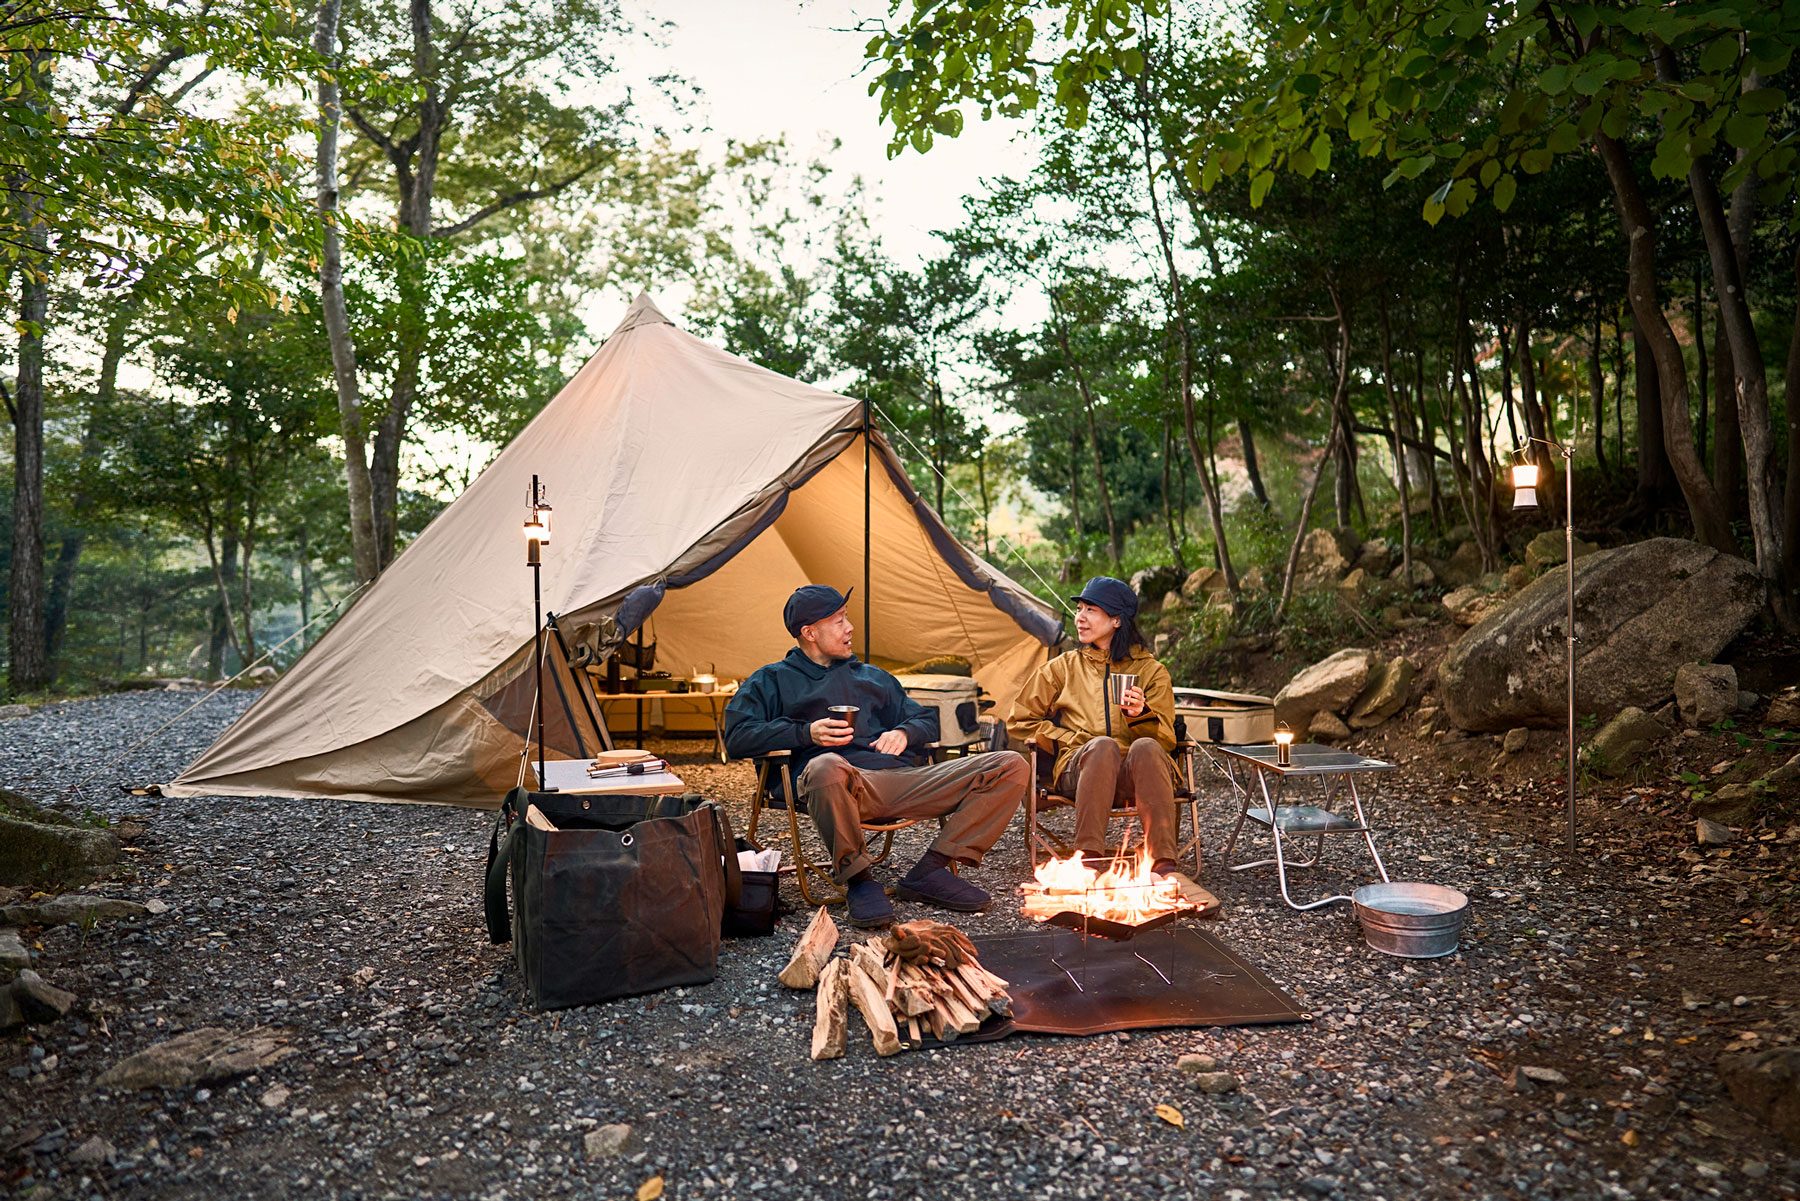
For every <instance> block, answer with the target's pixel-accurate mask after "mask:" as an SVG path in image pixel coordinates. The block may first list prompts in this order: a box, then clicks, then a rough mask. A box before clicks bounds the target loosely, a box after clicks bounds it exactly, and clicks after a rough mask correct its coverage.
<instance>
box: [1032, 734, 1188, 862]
mask: <svg viewBox="0 0 1800 1201" xmlns="http://www.w3.org/2000/svg"><path fill="white" fill-rule="evenodd" d="M1056 791H1057V794H1058V795H1060V796H1072V797H1074V798H1075V846H1076V848H1077V849H1078V850H1080V851H1081V852H1082V854H1084V855H1099V854H1104V853H1105V848H1106V845H1107V842H1106V823H1107V819H1108V818H1110V817H1111V816H1112V811H1113V806H1114V804H1115V803H1116V802H1123V803H1133V802H1135V804H1136V806H1137V815H1138V820H1139V821H1140V822H1142V823H1143V824H1144V843H1145V845H1146V846H1148V847H1149V848H1150V858H1151V860H1152V861H1156V860H1163V859H1173V858H1175V846H1176V842H1177V837H1176V827H1177V825H1178V818H1177V816H1176V812H1175V764H1174V761H1173V760H1172V759H1170V758H1169V752H1167V751H1165V750H1163V748H1162V744H1161V743H1159V742H1157V741H1156V739H1154V738H1139V739H1137V740H1136V741H1134V742H1133V743H1132V744H1131V749H1130V750H1122V749H1120V747H1119V742H1118V740H1117V739H1116V738H1106V737H1101V738H1094V739H1090V740H1089V741H1087V742H1085V743H1083V744H1082V746H1081V748H1080V749H1079V750H1077V751H1076V752H1075V758H1073V759H1071V760H1070V761H1069V766H1068V768H1067V769H1066V770H1065V771H1064V772H1063V774H1062V775H1061V776H1060V777H1058V778H1057V781H1056Z"/></svg>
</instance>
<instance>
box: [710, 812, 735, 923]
mask: <svg viewBox="0 0 1800 1201" xmlns="http://www.w3.org/2000/svg"><path fill="white" fill-rule="evenodd" d="M707 807H708V808H709V809H711V810H712V817H713V830H714V832H715V833H716V834H717V835H718V839H719V857H720V859H721V860H723V861H724V865H725V906H726V908H728V909H729V908H732V907H734V906H735V905H736V904H737V903H738V900H739V899H740V898H741V897H742V896H743V895H744V876H743V869H741V868H739V867H738V858H737V835H735V834H734V833H732V830H731V814H729V813H727V812H726V811H725V806H723V805H721V804H719V802H717V801H708V802H707Z"/></svg>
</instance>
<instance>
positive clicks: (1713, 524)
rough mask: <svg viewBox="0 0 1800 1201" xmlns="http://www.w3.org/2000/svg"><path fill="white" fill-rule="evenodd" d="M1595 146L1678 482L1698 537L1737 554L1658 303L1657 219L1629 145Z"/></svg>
mask: <svg viewBox="0 0 1800 1201" xmlns="http://www.w3.org/2000/svg"><path fill="white" fill-rule="evenodd" d="M1594 144H1595V146H1596V147H1597V148H1598V149H1599V151H1600V157H1601V159H1602V160H1603V161H1604V162H1605V164H1606V174H1607V177H1608V178H1609V179H1610V180H1611V182H1612V187H1613V200H1614V202H1615V203H1616V204H1617V206H1618V210H1619V221H1620V224H1621V225H1622V226H1623V227H1624V231H1625V240H1626V242H1627V243H1628V244H1629V246H1630V247H1631V250H1630V258H1629V261H1628V273H1627V280H1628V285H1627V295H1628V296H1629V297H1630V299H1631V311H1632V314H1633V315H1634V316H1635V317H1636V318H1637V323H1638V326H1639V328H1640V329H1642V330H1643V331H1644V336H1645V338H1646V340H1647V341H1648V342H1649V344H1650V353H1651V355H1652V357H1653V358H1654V360H1655V363H1656V376H1657V385H1658V389H1659V391H1660V392H1661V394H1662V417H1663V429H1662V434H1663V447H1664V449H1666V450H1667V451H1668V453H1669V465H1670V466H1671V467H1672V468H1673V469H1674V472H1675V482H1676V483H1677V484H1679V485H1680V486H1681V494H1682V496H1683V497H1684V498H1685V499H1686V501H1687V508H1688V516H1689V518H1690V519H1691V520H1692V522H1693V526H1694V538H1695V540H1696V541H1699V542H1703V543H1705V544H1706V545H1708V546H1711V547H1713V548H1714V549H1716V550H1720V551H1724V552H1725V553H1727V554H1736V553H1737V541H1736V539H1734V538H1733V537H1732V535H1731V523H1730V522H1729V521H1727V520H1726V518H1725V509H1724V506H1722V505H1721V504H1720V503H1719V495H1718V493H1717V492H1715V491H1714V490H1713V486H1712V481H1711V480H1710V479H1708V478H1707V475H1706V467H1705V465H1704V464H1703V463H1701V462H1700V456H1699V455H1698V454H1697V453H1695V451H1694V428H1693V419H1692V418H1691V416H1690V415H1689V413H1688V379H1687V362H1686V360H1684V359H1683V357H1682V354H1681V344H1680V343H1679V342H1677V341H1676V340H1675V331H1674V330H1673V329H1671V328H1670V327H1669V319H1668V317H1667V315H1666V314H1664V312H1663V311H1662V306H1661V304H1660V302H1659V301H1658V300H1657V295H1656V229H1655V218H1654V217H1653V216H1652V214H1651V212H1650V206H1649V205H1648V204H1647V203H1645V201H1644V196H1643V192H1642V190H1641V189H1640V188H1639V186H1638V181H1637V176H1636V175H1635V174H1634V173H1633V171H1632V167H1631V162H1630V160H1629V159H1628V158H1627V157H1626V154H1625V149H1624V147H1623V146H1621V145H1619V143H1618V142H1617V141H1615V140H1614V139H1612V138H1610V137H1608V136H1607V135H1606V134H1605V133H1596V134H1595V135H1594ZM1740 295H1741V293H1740ZM1734 357H1735V356H1734Z"/></svg>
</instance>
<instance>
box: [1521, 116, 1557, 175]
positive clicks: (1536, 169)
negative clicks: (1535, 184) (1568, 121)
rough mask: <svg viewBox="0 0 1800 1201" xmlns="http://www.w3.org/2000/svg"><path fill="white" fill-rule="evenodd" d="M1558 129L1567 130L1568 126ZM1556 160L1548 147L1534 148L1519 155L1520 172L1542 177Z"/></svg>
mask: <svg viewBox="0 0 1800 1201" xmlns="http://www.w3.org/2000/svg"><path fill="white" fill-rule="evenodd" d="M1557 128H1558V129H1565V128H1567V126H1560V125H1559V126H1558V127H1557ZM1555 158H1556V155H1555V154H1554V153H1553V152H1552V151H1551V150H1550V149H1548V148H1547V147H1543V146H1534V147H1532V148H1531V149H1530V150H1527V151H1524V152H1523V153H1521V154H1520V155H1519V170H1521V171H1523V172H1525V174H1527V175H1542V174H1543V173H1544V172H1546V171H1548V170H1549V169H1550V164H1551V162H1552V161H1553V160H1554V159H1555Z"/></svg>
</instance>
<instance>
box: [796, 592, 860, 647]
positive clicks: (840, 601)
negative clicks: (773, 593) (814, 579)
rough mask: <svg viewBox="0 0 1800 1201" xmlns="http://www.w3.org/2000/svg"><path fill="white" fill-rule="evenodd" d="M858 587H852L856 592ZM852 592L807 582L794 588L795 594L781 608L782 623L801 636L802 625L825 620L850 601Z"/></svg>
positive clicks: (797, 635)
mask: <svg viewBox="0 0 1800 1201" xmlns="http://www.w3.org/2000/svg"><path fill="white" fill-rule="evenodd" d="M855 591H856V589H854V588H852V589H850V592H855ZM850 592H839V591H838V590H837V589H836V588H833V587H831V586H830V585H827V584H807V585H805V586H803V587H800V588H796V589H794V595H792V596H790V597H788V600H787V605H786V607H785V608H783V609H782V610H781V624H782V625H784V626H786V627H787V632H788V633H790V634H792V635H793V636H794V637H796V638H798V637H800V627H801V626H809V625H811V624H812V623H813V622H815V621H823V620H824V619H825V618H827V617H830V616H831V615H832V614H833V613H836V612H837V611H838V610H839V609H842V608H843V607H844V606H845V605H847V604H849V603H850Z"/></svg>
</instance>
